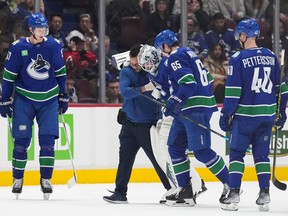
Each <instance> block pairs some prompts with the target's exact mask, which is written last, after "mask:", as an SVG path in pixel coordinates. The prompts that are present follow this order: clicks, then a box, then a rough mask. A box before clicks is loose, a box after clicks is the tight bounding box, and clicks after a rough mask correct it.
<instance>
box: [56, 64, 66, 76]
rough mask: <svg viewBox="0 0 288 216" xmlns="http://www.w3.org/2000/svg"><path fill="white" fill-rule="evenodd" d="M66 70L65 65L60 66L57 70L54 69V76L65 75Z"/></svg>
mask: <svg viewBox="0 0 288 216" xmlns="http://www.w3.org/2000/svg"><path fill="white" fill-rule="evenodd" d="M66 72H67V69H66V67H65V66H63V67H62V68H60V69H59V70H56V71H55V76H56V77H58V76H64V75H66Z"/></svg>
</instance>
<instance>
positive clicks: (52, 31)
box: [49, 14, 67, 49]
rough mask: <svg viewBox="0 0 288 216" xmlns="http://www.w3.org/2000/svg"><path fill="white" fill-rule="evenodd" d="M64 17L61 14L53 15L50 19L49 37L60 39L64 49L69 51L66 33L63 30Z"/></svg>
mask: <svg viewBox="0 0 288 216" xmlns="http://www.w3.org/2000/svg"><path fill="white" fill-rule="evenodd" d="M62 24H63V17H62V15H61V14H51V15H50V17H49V35H50V36H52V37H54V38H56V39H58V40H59V41H60V42H61V44H62V47H63V48H64V49H67V42H66V37H67V35H66V33H64V32H63V31H62V30H61V29H62Z"/></svg>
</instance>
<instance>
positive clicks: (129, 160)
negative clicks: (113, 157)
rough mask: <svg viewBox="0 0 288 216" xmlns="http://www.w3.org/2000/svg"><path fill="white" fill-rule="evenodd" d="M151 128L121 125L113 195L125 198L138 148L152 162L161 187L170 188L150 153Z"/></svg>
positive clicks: (128, 123) (127, 123)
mask: <svg viewBox="0 0 288 216" xmlns="http://www.w3.org/2000/svg"><path fill="white" fill-rule="evenodd" d="M151 126H152V124H139V123H132V122H129V121H126V122H125V123H124V124H123V125H122V129H121V132H120V135H119V140H120V151H119V164H118V170H117V176H116V189H115V193H119V194H121V195H124V196H126V194H127V185H128V182H129V180H130V176H131V172H132V168H133V164H134V161H135V157H136V154H137V152H138V151H139V149H140V147H142V149H143V150H144V152H145V154H146V155H147V156H148V158H149V159H150V161H151V162H152V164H153V166H154V168H155V170H156V172H157V174H158V176H159V178H160V180H161V182H162V184H163V186H164V187H165V188H166V189H167V190H169V189H170V188H171V186H170V184H169V181H168V179H167V177H166V175H165V173H164V172H163V171H162V169H161V168H160V166H159V165H158V163H157V162H156V159H155V157H154V154H153V151H152V147H151V140H150V128H151Z"/></svg>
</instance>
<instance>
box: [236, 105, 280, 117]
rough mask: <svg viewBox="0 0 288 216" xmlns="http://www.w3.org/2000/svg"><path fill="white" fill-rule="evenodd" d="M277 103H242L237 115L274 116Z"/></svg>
mask: <svg viewBox="0 0 288 216" xmlns="http://www.w3.org/2000/svg"><path fill="white" fill-rule="evenodd" d="M276 108H277V105H276V104H259V105H242V104H239V106H238V108H237V110H236V113H235V114H236V115H245V116H253V117H257V116H272V115H274V114H275V113H276Z"/></svg>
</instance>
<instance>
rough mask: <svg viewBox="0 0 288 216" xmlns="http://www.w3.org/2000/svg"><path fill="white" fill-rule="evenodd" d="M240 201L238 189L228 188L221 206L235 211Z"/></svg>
mask: <svg viewBox="0 0 288 216" xmlns="http://www.w3.org/2000/svg"><path fill="white" fill-rule="evenodd" d="M239 202H240V189H230V191H229V194H228V196H227V198H226V199H224V200H223V204H222V206H221V208H222V209H223V210H226V211H237V210H238V203H239Z"/></svg>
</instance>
